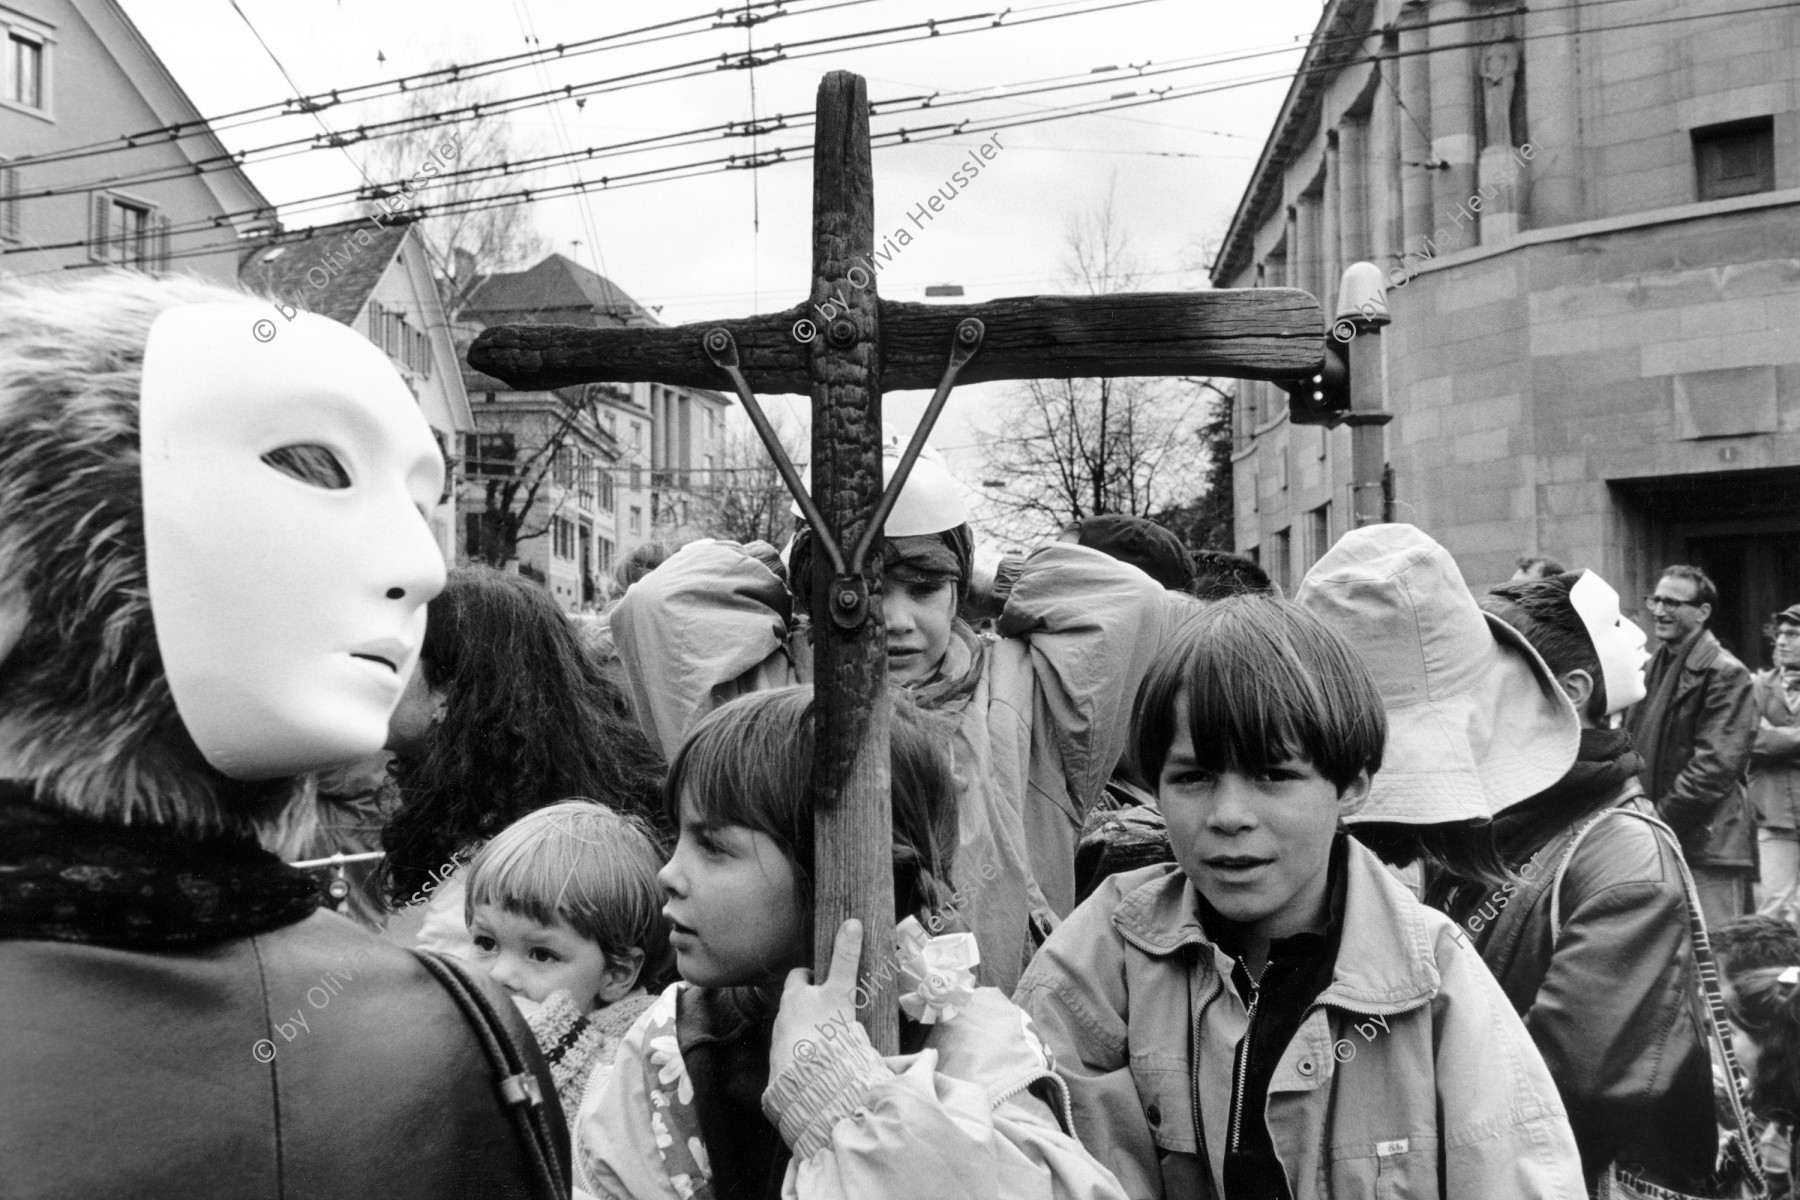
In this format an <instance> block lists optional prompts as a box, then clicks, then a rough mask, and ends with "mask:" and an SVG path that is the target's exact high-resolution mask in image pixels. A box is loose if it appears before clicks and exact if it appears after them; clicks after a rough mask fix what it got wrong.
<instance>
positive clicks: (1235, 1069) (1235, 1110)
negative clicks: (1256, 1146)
mask: <svg viewBox="0 0 1800 1200" xmlns="http://www.w3.org/2000/svg"><path fill="white" fill-rule="evenodd" d="M1249 973H1250V972H1249V971H1245V972H1244V974H1245V975H1249ZM1261 1000H1262V983H1261V981H1259V980H1255V979H1252V980H1251V981H1250V1009H1249V1012H1248V1014H1247V1015H1246V1016H1245V1017H1244V1037H1243V1040H1242V1041H1240V1042H1238V1052H1237V1061H1236V1062H1235V1063H1233V1064H1232V1068H1231V1136H1230V1138H1229V1140H1228V1141H1227V1142H1226V1143H1225V1144H1226V1146H1227V1148H1228V1149H1229V1150H1230V1152H1231V1153H1233V1154H1236V1153H1237V1152H1238V1149H1239V1148H1240V1146H1241V1144H1242V1140H1243V1133H1244V1082H1245V1077H1246V1076H1247V1075H1248V1074H1249V1070H1250V1032H1251V1030H1252V1029H1253V1028H1255V1026H1256V1006H1257V1004H1258V1003H1259V1002H1260V1001H1261Z"/></svg>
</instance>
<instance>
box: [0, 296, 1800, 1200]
mask: <svg viewBox="0 0 1800 1200" xmlns="http://www.w3.org/2000/svg"><path fill="white" fill-rule="evenodd" d="M261 311H262V310H261V309H260V308H259V307H258V302H257V301H255V300H254V299H252V298H249V297H246V296H243V295H241V294H238V293H233V292H229V291H225V290H222V289H218V288H213V287H210V286H207V285H202V284H198V283H193V282H179V281H152V280H150V279H147V278H144V277H141V276H130V275H124V274H112V275H104V276H100V277H96V278H93V279H89V280H86V281H84V282H81V283H78V284H69V285H54V286H52V285H45V284H41V283H31V282H15V283H7V284H4V285H0V831H3V833H0V1028H3V1029H4V1036H0V1195H5V1196H7V1197H14V1196H17V1197H21V1198H31V1200H39V1198H49V1197H65V1196H75V1195H83V1196H88V1195H100V1194H118V1195H126V1196H134V1197H135V1196H153V1197H163V1196H169V1197H173V1196H177V1195H180V1196H184V1197H185V1196H196V1197H221V1198H223V1197H232V1198H234V1200H235V1198H239V1197H247V1196H264V1195H267V1196H271V1197H273V1196H289V1195H291V1196H311V1195H328V1194H329V1195H348V1196H363V1195H367V1196H381V1197H396V1198H401V1200H405V1198H408V1197H439V1196H461V1195H469V1196H482V1197H514V1196H516V1197H527V1196H530V1197H550V1196H560V1197H570V1196H575V1197H583V1196H592V1197H620V1198H626V1197H629V1198H633V1200H649V1198H652V1197H654V1198H663V1197H675V1198H679V1200H689V1198H691V1197H717V1198H719V1200H726V1198H733V1200H735V1198H738V1197H744V1198H762V1197H774V1196H777V1195H780V1196H799V1197H808V1198H811V1197H846V1198H849V1197H857V1198H860V1197H899V1196H919V1197H943V1196H965V1195H966V1196H981V1197H1021V1198H1023V1197H1042V1198H1049V1197H1070V1198H1073V1197H1082V1198H1084V1200H1108V1198H1113V1197H1131V1198H1133V1200H1137V1198H1140V1197H1170V1198H1171V1200H1173V1198H1177V1197H1217V1198H1220V1200H1326V1198H1336V1200H1355V1198H1365V1197H1366V1198H1374V1197H1389V1196H1394V1197H1399V1196H1421V1197H1423V1196H1436V1197H1441V1198H1444V1200H1465V1198H1476V1200H1480V1198H1485V1197H1492V1198H1494V1200H1503V1198H1504V1200H1511V1198H1535V1197H1543V1198H1545V1200H1549V1198H1568V1200H1576V1198H1578V1197H1583V1196H1599V1197H1671V1196H1673V1197H1681V1196H1694V1197H1714V1198H1718V1200H1724V1198H1726V1197H1760V1196H1772V1197H1779V1196H1789V1195H1792V1194H1793V1193H1792V1191H1791V1188H1792V1172H1791V1170H1790V1162H1791V1155H1792V1150H1793V1146H1792V1140H1793V1137H1794V1131H1795V1129H1796V1128H1797V1127H1800V1094H1797V1093H1800V925H1796V918H1797V916H1800V883H1797V877H1800V821H1797V817H1800V716H1797V715H1796V714H1800V604H1797V605H1795V606H1794V607H1791V608H1788V609H1786V610H1784V611H1783V612H1781V613H1778V614H1775V616H1774V617H1773V618H1772V620H1771V624H1770V629H1769V631H1768V632H1769V635H1770V638H1771V641H1772V649H1773V662H1774V666H1773V667H1772V668H1770V669H1769V670H1767V671H1763V672H1760V673H1757V674H1755V675H1752V674H1751V672H1749V671H1748V670H1747V669H1746V668H1745V667H1744V665H1743V664H1742V663H1741V662H1740V661H1739V660H1738V659H1737V658H1735V657H1734V656H1733V655H1732V654H1731V653H1729V652H1728V651H1727V650H1726V649H1725V647H1723V646H1722V645H1721V644H1720V643H1719V641H1718V639H1717V638H1716V637H1714V636H1713V635H1712V634H1711V633H1710V632H1708V630H1707V628H1706V626H1707V622H1708V620H1709V618H1710V616H1711V614H1712V611H1713V608H1714V607H1715V606H1716V605H1717V604H1718V603H1719V597H1718V594H1717V590H1716V588H1715V586H1714V584H1713V583H1712V581H1711V580H1709V579H1708V578H1707V576H1706V575H1705V574H1704V572H1702V571H1700V570H1699V569H1697V568H1694V567H1691V566H1685V565H1674V566H1670V567H1668V568H1667V569H1666V570H1665V571H1664V572H1663V573H1662V574H1661V576H1660V578H1659V579H1658V581H1657V583H1656V585H1655V588H1654V590H1653V592H1652V593H1651V595H1650V596H1649V597H1648V598H1647V599H1646V601H1645V605H1644V607H1645V610H1646V612H1647V613H1648V614H1649V617H1650V619H1651V623H1652V628H1651V630H1650V631H1649V633H1650V635H1651V636H1653V637H1654V639H1655V642H1656V646H1655V649H1654V652H1653V653H1652V652H1651V650H1650V648H1649V646H1648V638H1647V637H1646V633H1645V631H1644V630H1642V629H1641V628H1640V627H1639V626H1638V625H1637V624H1635V623H1634V622H1633V621H1632V620H1631V619H1630V618H1629V616H1628V615H1627V614H1626V612H1625V610H1624V607H1623V605H1622V604H1621V600H1620V597H1619V594H1618V593H1617V591H1615V590H1614V589H1613V588H1612V587H1611V586H1610V585H1609V584H1608V583H1607V582H1606V581H1605V580H1603V579H1602V578H1601V577H1600V576H1599V575H1598V574H1597V573H1596V572H1595V571H1593V570H1592V569H1583V568H1578V569H1574V570H1565V569H1563V567H1562V565H1561V564H1560V563H1556V562H1553V561H1550V560H1547V559H1543V558H1533V559H1530V560H1524V561H1521V563H1520V570H1519V572H1518V573H1517V574H1516V575H1515V576H1514V577H1513V578H1512V579H1511V580H1509V581H1507V582H1505V583H1503V584H1500V585H1499V586H1496V587H1494V588H1493V589H1492V590H1491V591H1489V592H1486V593H1484V594H1479V595H1478V594H1477V593H1476V592H1475V591H1474V590H1472V589H1471V588H1470V587H1469V586H1468V583H1467V582H1466V581H1465V579H1464V576H1463V574H1462V572H1461V570H1460V569H1459V567H1458V565H1457V563H1456V562H1455V560H1454V559H1453V557H1452V556H1451V555H1450V553H1449V552H1447V551H1446V550H1445V549H1444V548H1443V547H1442V546H1440V545H1438V544H1437V543H1436V542H1435V541H1433V540H1432V539H1431V538H1430V537H1429V536H1428V535H1427V534H1426V533H1425V532H1423V531H1421V530H1419V529H1416V528H1414V527H1412V526H1408V525H1399V524H1389V525H1375V526H1368V527H1364V528H1360V529H1356V530H1353V531H1351V532H1350V533H1348V534H1346V535H1345V536H1344V537H1343V538H1342V539H1341V540H1339V541H1338V543H1337V544H1336V545H1334V546H1333V547H1331V548H1330V550H1329V551H1328V552H1327V553H1326V554H1324V556H1323V557H1321V558H1320V559H1319V561H1318V562H1317V563H1316V564H1314V565H1313V567H1312V568H1311V570H1309V571H1308V572H1307V574H1306V577H1305V579H1304V580H1303V581H1302V582H1301V583H1300V585H1299V586H1298V588H1297V589H1295V592H1294V594H1293V596H1292V597H1287V596H1284V595H1282V594H1281V591H1280V589H1278V588H1277V587H1275V586H1274V585H1273V584H1272V583H1271V582H1270V581H1269V579H1268V577H1267V576H1266V575H1264V574H1263V573H1262V572H1261V571H1260V570H1259V569H1258V568H1257V567H1256V565H1255V564H1254V563H1252V562H1250V561H1248V560H1246V559H1243V558H1240V557H1238V556H1235V555H1229V554H1222V553H1218V552H1198V553H1190V552H1189V551H1188V550H1187V549H1186V547H1185V546H1184V545H1183V544H1182V543H1181V542H1180V540H1179V539H1178V538H1176V537H1175V536H1174V535H1173V534H1172V533H1170V532H1169V531H1167V530H1165V529H1163V528H1161V527H1159V526H1157V525H1155V524H1153V523H1151V522H1149V521H1146V520H1142V519H1139V518H1134V517H1126V516H1120V515H1117V514H1107V515H1101V516H1095V517H1089V518H1087V519H1085V520H1081V521H1078V522H1075V523H1073V524H1071V525H1070V526H1069V527H1067V528H1065V529H1064V530H1062V531H1061V533H1060V534H1059V535H1058V536H1057V537H1056V538H1055V539H1054V540H1052V541H1049V542H1048V543H1047V544H1045V545H1042V546H1039V547H1037V548H1036V549H1034V550H1032V551H1031V552H1030V553H1028V554H1024V555H1019V556H1010V557H1006V558H1002V559H1001V560H1000V561H999V562H998V565H997V566H993V567H991V568H990V567H988V566H983V565H981V564H982V563H983V562H984V561H985V560H983V559H981V558H979V557H978V556H977V554H976V553H975V551H976V546H975V538H974V535H973V533H972V531H971V528H970V525H969V520H968V513H967V512H966V511H965V510H964V507H963V501H962V499H961V497H962V489H961V488H960V487H959V486H958V485H957V483H956V481H955V480H954V479H953V478H952V476H951V474H950V472H949V471H948V469H947V468H946V467H945V465H944V464H943V462H942V461H941V460H940V459H938V458H937V457H936V456H935V455H930V454H928V455H927V456H925V457H923V458H921V459H920V460H919V461H918V462H917V464H916V465H915V468H914V470H913V473H912V475H911V476H910V478H909V480H908V482H907V484H906V486H905V488H904V490H903V491H902V493H901V495H900V498H899V503H898V504H897V505H896V506H895V508H894V510H893V512H892V515H891V516H890V518H889V519H888V522H887V525H886V530H885V539H884V541H883V542H881V543H879V544H880V545H881V546H882V547H883V550H882V554H883V557H882V561H881V570H880V576H881V584H880V588H879V592H878V596H879V604H878V611H879V615H880V618H881V620H882V621H883V623H884V627H885V637H886V644H887V675H888V680H889V686H890V693H891V694H890V699H891V711H892V721H891V728H890V730H889V734H888V739H887V740H888V755H889V763H888V775H889V778H890V780H891V789H890V790H891V798H890V803H891V816H892V827H893V858H892V861H893V885H894V887H893V908H892V913H891V916H892V918H893V920H894V922H895V925H896V928H897V930H898V936H897V941H896V944H895V946H894V948H893V953H892V956H891V958H889V957H883V958H882V959H881V960H880V961H876V962H863V961H861V956H862V945H863V938H862V928H861V922H859V921H855V920H852V921H848V922H845V923H844V924H843V925H842V927H840V928H838V929H836V930H835V931H830V930H827V931H823V932H834V933H835V935H836V937H835V943H834V946H835V952H834V955H833V958H832V961H831V962H830V964H829V966H828V968H827V969H825V970H823V971H820V972H818V973H817V974H815V973H814V972H813V971H811V970H809V969H808V968H809V966H810V965H811V958H812V953H813V947H814V945H815V937H814V934H815V929H814V913H815V900H816V898H817V897H816V893H817V890H818V885H817V883H816V880H817V870H816V864H815V861H814V829H813V819H814V810H815V805H816V803H817V800H818V798H817V797H815V796H814V794H813V786H812V782H811V780H812V768H813V760H814V744H815V741H816V739H817V736H818V708H817V703H816V701H815V697H814V694H813V690H812V652H811V642H812V633H811V629H810V627H809V624H808V620H807V616H806V614H807V612H808V610H809V600H808V598H809V596H810V595H811V592H812V589H813V587H814V583H815V580H814V570H815V568H814V565H813V559H814V556H813V546H814V538H813V537H812V532H811V531H810V530H808V529H807V528H806V527H805V524H804V522H801V523H800V525H799V528H798V530H797V532H796V535H795V537H794V539H793V541H792V543H791V544H790V545H789V546H787V547H785V548H777V547H774V546H770V545H767V544H761V543H758V544H753V545H748V546H745V545H738V544H736V543H732V542H727V541H718V540H701V541H698V542H694V543H692V544H689V545H686V546H682V547H680V548H669V549H665V548H662V547H655V548H653V549H652V550H651V551H650V552H648V553H646V554H645V555H644V556H642V557H641V559H634V560H632V561H631V562H630V563H629V564H628V565H627V567H626V568H624V570H626V571H628V574H627V575H626V576H625V577H624V578H622V579H621V583H622V584H624V585H628V586H626V587H625V590H624V592H623V595H622V597H621V598H620V599H619V600H618V601H617V602H616V603H615V604H614V606H613V607H612V608H611V610H610V611H609V612H608V613H607V614H606V616H605V619H604V620H603V621H598V622H589V623H587V624H578V623H577V622H575V621H572V620H571V619H570V618H569V617H568V616H566V615H565V614H564V613H562V612H561V611H560V610H559V608H558V607H557V606H556V604H555V603H554V602H553V601H552V600H551V599H550V598H549V596H548V595H547V594H546V593H545V592H544V591H543V589H541V588H540V587H537V586H536V585H534V584H532V583H530V582H529V581H526V580H523V579H521V578H520V577H518V576H516V575H509V574H506V573H504V572H500V571H496V570H492V569H489V568H485V567H477V566H469V567H457V568H454V569H451V570H448V571H446V570H445V568H444V566H443V564H442V562H441V558H440V557H439V556H438V555H437V552H436V549H435V547H434V546H433V545H432V543H431V541H430V537H429V533H428V530H427V527H426V525H425V522H424V520H423V518H422V512H423V510H425V509H427V508H428V507H429V506H430V505H431V504H432V503H433V502H434V501H435V498H436V497H437V495H438V494H439V492H440V489H441V482H442V463H441V459H440V457H439V455H438V452H437V449H436V446H435V444H434V443H433V441H432V439H431V435H430V431H429V429H428V428H427V427H426V426H425V424H424V422H423V419H422V418H421V417H420V416H419V413H418V410H417V406H416V404H414V402H413V400H412V397H411V395H410V393H409V392H408V391H407V389H406V386H405V384H404V383H403V382H402V381H401V380H400V379H399V377H398V376H397V375H396V374H395V373H394V370H393V368H392V366H391V365H390V364H389V363H388V362H387V360H386V358H385V356H383V355H382V354H381V353H380V352H379V351H378V350H376V349H375V348H374V347H372V346H371V345H369V344H368V343H367V342H366V341H365V340H364V339H362V338H361V336H360V335H358V334H357V333H355V332H354V331H352V330H349V329H348V328H346V327H344V326H341V325H337V324H335V323H333V322H331V321H328V320H325V319H323V318H319V317H314V316H310V315H307V314H301V315H299V316H297V317H296V318H294V319H293V320H292V321H291V323H290V324H288V325H285V326H284V327H283V332H282V336H281V338H280V339H278V340H276V341H274V342H269V343H263V342H259V341H256V340H255V339H252V338H250V337H248V336H246V333H247V331H248V330H249V329H250V327H251V325H252V324H253V322H254V321H255V319H256V318H257V316H258V315H259V314H260V312H261ZM894 449H895V451H896V452H895V453H890V454H889V456H888V467H889V470H890V471H891V470H892V469H893V466H894V463H895V460H896V459H897V457H898V455H897V447H895V448H894ZM322 859H323V860H327V865H326V866H325V867H324V868H323V870H322V872H321V871H319V870H302V869H296V868H294V867H292V866H290V865H288V862H291V861H295V860H304V861H318V860H322ZM284 860H285V861H284ZM327 882H328V883H329V884H330V885H331V886H330V887H327V886H324V884H325V883H327ZM334 910H335V911H334ZM866 915H869V916H873V915H874V914H866ZM888 915H889V914H887V913H883V914H881V917H882V919H883V920H884V921H885V919H886V918H887V916H888ZM859 971H860V974H859ZM877 979H879V980H882V981H887V980H893V981H895V984H896V987H895V990H896V991H897V992H898V999H897V1001H896V1002H895V1003H896V1005H897V1008H898V1012H897V1014H896V1016H897V1019H898V1023H899V1029H900V1036H899V1047H898V1050H899V1053H898V1054H895V1055H885V1056H884V1055H883V1054H881V1053H878V1052H877V1049H876V1047H875V1046H874V1045H873V1044H872V1043H871V1041H870V1040H869V1037H868V1035H867V1033H866V1032H865V1029H864V1024H863V1021H862V1018H864V1017H866V1016H867V1015H868V1012H869V1009H870V1006H871V1005H872V1004H874V1003H877V1002H880V1003H888V1001H887V1000H886V999H885V997H886V996H888V995H889V992H888V991H887V990H885V989H883V988H882V987H878V986H871V981H874V980H877Z"/></svg>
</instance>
